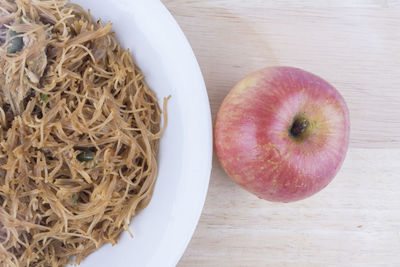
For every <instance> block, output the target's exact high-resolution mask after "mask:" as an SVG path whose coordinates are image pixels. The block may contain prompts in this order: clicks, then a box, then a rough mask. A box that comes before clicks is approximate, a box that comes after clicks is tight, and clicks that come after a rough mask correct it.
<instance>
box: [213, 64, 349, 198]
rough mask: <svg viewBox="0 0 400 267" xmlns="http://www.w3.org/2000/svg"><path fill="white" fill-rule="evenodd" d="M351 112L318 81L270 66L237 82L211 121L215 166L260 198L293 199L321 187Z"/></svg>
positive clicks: (337, 156) (335, 167)
mask: <svg viewBox="0 0 400 267" xmlns="http://www.w3.org/2000/svg"><path fill="white" fill-rule="evenodd" d="M349 133H350V120H349V111H348V109H347V106H346V103H345V101H344V99H343V97H342V96H341V95H340V94H339V92H338V91H337V90H336V89H335V88H334V87H333V86H332V85H330V84H329V83H328V82H326V81H325V80H323V79H322V78H320V77H318V76H316V75H314V74H311V73H309V72H306V71H304V70H301V69H297V68H292V67H271V68H266V69H263V70H260V71H258V72H255V73H253V74H251V75H249V76H248V77H246V78H245V79H243V80H242V81H240V82H239V83H238V84H237V85H236V86H235V87H234V88H233V89H232V91H231V92H230V93H229V94H228V96H227V97H226V98H225V100H224V101H223V103H222V105H221V107H220V110H219V112H218V114H217V118H216V123H215V146H216V152H217V156H218V159H219V161H220V162H221V165H222V167H223V168H224V170H225V171H226V172H227V173H228V175H229V176H230V177H231V178H232V179H233V181H235V182H236V183H237V184H238V185H240V186H241V187H243V188H244V189H246V190H248V191H250V192H251V193H253V194H255V195H256V196H258V197H259V198H263V199H266V200H269V201H276V202H292V201H297V200H300V199H304V198H307V197H309V196H311V195H313V194H315V193H317V192H318V191H320V190H321V189H323V188H324V187H326V186H327V185H328V184H329V183H330V182H331V181H332V179H333V178H334V177H335V175H336V173H337V172H338V171H339V169H340V167H341V165H342V163H343V160H344V158H345V155H346V152H347V148H348V144H349Z"/></svg>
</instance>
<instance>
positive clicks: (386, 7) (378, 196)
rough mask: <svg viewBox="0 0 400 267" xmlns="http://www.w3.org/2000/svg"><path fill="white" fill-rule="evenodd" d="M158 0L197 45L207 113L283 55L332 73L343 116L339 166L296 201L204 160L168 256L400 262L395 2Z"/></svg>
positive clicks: (193, 260)
mask: <svg viewBox="0 0 400 267" xmlns="http://www.w3.org/2000/svg"><path fill="white" fill-rule="evenodd" d="M163 2H164V3H165V4H166V6H167V7H168V8H169V10H170V11H171V13H172V14H173V15H174V16H175V18H176V19H177V21H178V23H179V24H180V26H181V27H182V29H183V31H184V32H185V34H186V35H187V37H188V39H189V41H190V43H191V45H192V47H193V49H194V52H195V54H196V55H197V58H198V60H199V63H200V66H201V68H202V71H203V74H204V78H205V80H206V84H207V88H208V93H209V97H210V102H211V108H212V113H213V117H215V114H216V112H217V111H218V107H219V105H220V103H221V102H222V100H223V98H224V97H225V95H226V94H227V93H228V91H229V90H230V89H231V88H232V86H233V85H234V84H235V83H236V82H237V81H238V80H240V79H241V78H242V77H244V76H245V75H246V74H248V73H250V72H252V71H255V70H257V69H259V68H262V67H265V66H271V65H290V66H297V67H301V68H303V69H306V70H309V71H311V72H314V73H316V74H318V75H320V76H322V77H323V78H325V79H326V80H328V81H329V82H331V83H332V84H333V85H335V86H336V87H337V88H338V89H339V91H340V92H341V93H342V94H343V96H344V97H345V99H346V100H347V102H348V105H349V108H350V113H351V122H352V131H351V144H350V150H349V153H348V156H347V158H346V161H345V164H344V166H343V168H342V170H341V172H340V173H339V175H338V176H337V178H336V179H335V180H334V182H333V183H332V184H331V185H330V186H328V187H327V188H326V189H325V190H324V191H323V192H321V193H319V194H317V195H316V196H314V197H312V198H310V199H308V200H305V201H301V202H298V203H293V204H286V205H283V204H275V203H268V202H265V201H262V200H259V199H257V198H255V197H253V196H252V195H250V194H248V193H247V192H245V191H243V190H241V189H240V188H238V187H237V186H235V185H234V184H233V182H231V181H230V179H229V178H228V177H227V176H226V175H225V173H224V172H223V170H222V169H221V167H220V166H219V164H218V163H217V161H216V160H214V164H213V171H212V177H211V183H210V189H209V194H208V197H207V201H206V204H205V208H204V211H203V215H202V217H201V220H200V223H199V226H198V228H197V230H196V233H195V235H194V237H193V239H192V241H191V243H190V245H189V247H188V249H187V251H186V253H185V255H184V256H183V258H182V260H181V262H180V264H179V266H181V267H184V266H400V194H399V193H398V192H399V191H400V45H399V44H400V4H399V3H400V2H399V1H398V0H387V1H384V0H383V1H381V0H364V1H363V0H354V1H334V0H303V1H289V0H282V1H278V0H275V1H272V0H253V1H239V0H213V1H212V0H203V1H189V0H164V1H163Z"/></svg>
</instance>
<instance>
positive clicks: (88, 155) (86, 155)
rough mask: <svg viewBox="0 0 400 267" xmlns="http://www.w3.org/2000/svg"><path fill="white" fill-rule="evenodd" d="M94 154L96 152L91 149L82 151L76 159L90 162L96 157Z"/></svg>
mask: <svg viewBox="0 0 400 267" xmlns="http://www.w3.org/2000/svg"><path fill="white" fill-rule="evenodd" d="M94 155H95V154H94V153H93V152H91V151H83V152H82V153H80V154H78V156H76V159H77V160H79V161H80V162H89V161H92V160H93V159H94Z"/></svg>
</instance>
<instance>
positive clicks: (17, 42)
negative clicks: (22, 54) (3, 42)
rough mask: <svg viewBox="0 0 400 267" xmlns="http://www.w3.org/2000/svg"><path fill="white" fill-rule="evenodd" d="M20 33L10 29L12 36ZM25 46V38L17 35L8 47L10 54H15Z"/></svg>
mask: <svg viewBox="0 0 400 267" xmlns="http://www.w3.org/2000/svg"><path fill="white" fill-rule="evenodd" d="M17 35H18V33H17V32H15V31H10V37H15V36H17ZM22 48H24V40H23V38H22V37H21V36H20V37H15V38H14V39H12V40H11V42H10V46H9V47H8V48H7V53H8V54H15V53H17V52H19V51H21V50H22Z"/></svg>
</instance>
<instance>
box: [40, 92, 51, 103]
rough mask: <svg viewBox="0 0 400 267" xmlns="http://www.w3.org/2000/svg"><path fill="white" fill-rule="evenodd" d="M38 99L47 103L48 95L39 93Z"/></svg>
mask: <svg viewBox="0 0 400 267" xmlns="http://www.w3.org/2000/svg"><path fill="white" fill-rule="evenodd" d="M40 100H41V101H42V102H43V103H45V104H47V103H48V102H49V95H46V94H43V93H40Z"/></svg>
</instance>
